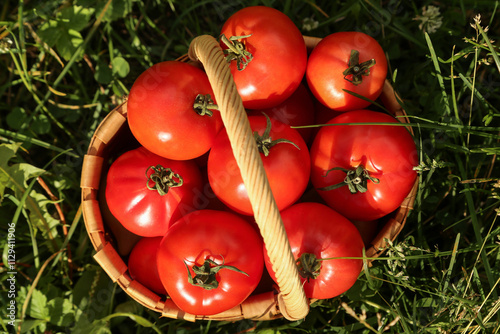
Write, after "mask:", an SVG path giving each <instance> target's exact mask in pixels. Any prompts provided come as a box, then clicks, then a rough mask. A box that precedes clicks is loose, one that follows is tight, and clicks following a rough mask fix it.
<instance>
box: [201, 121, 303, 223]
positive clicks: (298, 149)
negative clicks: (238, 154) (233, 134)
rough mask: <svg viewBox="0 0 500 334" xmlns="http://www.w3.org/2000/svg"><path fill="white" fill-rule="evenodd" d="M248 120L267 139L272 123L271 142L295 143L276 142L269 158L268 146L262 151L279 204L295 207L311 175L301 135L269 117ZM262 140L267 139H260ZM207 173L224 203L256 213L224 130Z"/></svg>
mask: <svg viewBox="0 0 500 334" xmlns="http://www.w3.org/2000/svg"><path fill="white" fill-rule="evenodd" d="M248 119H249V121H250V127H251V128H252V131H254V133H255V132H257V133H258V135H259V136H265V133H264V132H265V131H266V127H268V122H269V125H270V127H271V128H270V132H269V137H270V138H271V140H272V141H275V140H279V139H285V140H288V141H290V142H291V143H293V144H291V143H286V142H283V143H276V144H275V145H274V146H272V147H270V148H267V150H268V152H269V154H268V155H267V156H266V154H265V153H263V152H264V151H265V150H266V148H265V147H266V144H263V145H261V146H262V147H263V148H262V150H261V154H260V156H261V158H262V162H263V164H264V169H265V171H266V174H267V177H268V179H269V183H270V186H271V190H272V192H273V196H274V198H275V200H276V204H277V205H278V208H279V209H280V210H282V209H284V208H286V207H287V206H289V205H292V204H293V203H294V202H295V201H296V200H297V199H298V198H299V197H300V196H301V195H302V193H303V192H304V190H305V189H306V187H307V184H308V182H309V175H310V174H309V171H310V158H309V150H308V148H307V146H306V143H305V142H304V139H302V137H301V135H300V134H299V133H298V132H297V130H295V129H292V128H290V126H289V125H286V124H283V123H281V122H279V121H277V120H274V119H269V118H266V116H250V117H248ZM262 141H265V140H261V139H259V140H258V142H262ZM268 144H269V143H268ZM295 145H296V146H295ZM258 146H259V144H258ZM207 172H208V181H209V182H210V185H211V187H212V189H213V191H214V193H215V194H216V195H217V197H218V198H219V199H220V200H221V201H222V202H224V203H225V204H226V205H227V206H229V207H230V208H231V209H233V210H235V211H236V212H239V213H242V214H246V215H252V214H253V210H252V206H251V204H250V200H249V198H248V193H247V190H246V188H245V185H244V183H243V179H242V178H241V174H240V170H239V168H238V166H237V164H236V160H235V158H234V155H233V152H232V150H231V146H230V142H229V138H228V137H227V133H226V131H224V130H222V131H221V132H220V133H219V135H218V136H217V138H216V140H215V143H214V146H213V147H212V149H211V151H210V154H209V156H208V165H207Z"/></svg>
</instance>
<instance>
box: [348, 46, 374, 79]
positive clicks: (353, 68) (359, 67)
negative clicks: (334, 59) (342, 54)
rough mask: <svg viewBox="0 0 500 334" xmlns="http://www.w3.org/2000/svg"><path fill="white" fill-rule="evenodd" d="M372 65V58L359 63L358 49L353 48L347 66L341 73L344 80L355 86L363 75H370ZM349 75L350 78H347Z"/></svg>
mask: <svg viewBox="0 0 500 334" xmlns="http://www.w3.org/2000/svg"><path fill="white" fill-rule="evenodd" d="M373 65H375V59H373V58H372V59H370V60H367V61H364V62H362V63H361V64H360V63H359V51H358V50H354V49H353V50H351V56H350V57H349V62H348V63H347V66H348V68H347V69H346V70H345V71H344V72H343V73H342V74H343V75H344V79H345V80H347V81H349V82H351V83H353V84H354V85H356V86H357V85H359V84H360V83H362V82H363V76H368V75H370V67H372V66H373ZM349 75H352V79H348V78H347V77H348V76H349Z"/></svg>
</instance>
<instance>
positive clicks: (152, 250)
mask: <svg viewBox="0 0 500 334" xmlns="http://www.w3.org/2000/svg"><path fill="white" fill-rule="evenodd" d="M162 239H163V237H153V238H142V239H141V240H139V242H138V243H137V244H135V246H134V248H133V249H132V252H130V255H129V257H128V271H129V273H130V277H131V278H132V279H135V280H137V281H138V282H139V283H141V284H142V285H144V286H145V287H147V288H148V289H150V290H151V291H154V292H156V293H158V294H162V295H165V294H166V293H167V291H166V290H165V288H164V287H163V284H162V283H161V281H160V275H158V267H157V266H156V255H157V254H158V248H159V247H160V242H161V240H162Z"/></svg>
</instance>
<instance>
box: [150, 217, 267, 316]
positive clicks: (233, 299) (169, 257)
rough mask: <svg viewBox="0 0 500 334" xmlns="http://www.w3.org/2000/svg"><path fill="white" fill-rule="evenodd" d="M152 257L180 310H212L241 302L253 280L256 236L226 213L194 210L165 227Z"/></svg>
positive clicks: (256, 277) (258, 268) (259, 262)
mask: <svg viewBox="0 0 500 334" xmlns="http://www.w3.org/2000/svg"><path fill="white" fill-rule="evenodd" d="M157 261H158V270H159V274H160V279H161V281H162V283H163V286H164V287H165V289H166V290H167V292H168V295H169V296H170V297H171V298H172V301H173V302H174V303H175V304H176V305H177V306H178V307H179V308H180V309H182V310H183V311H185V312H188V313H191V314H197V315H211V314H217V313H220V312H223V311H226V310H228V309H231V308H232V307H235V306H237V305H239V304H241V303H242V302H243V301H244V300H245V299H246V298H247V297H248V296H249V295H250V294H251V293H252V292H253V291H254V289H255V288H256V287H257V285H258V284H259V281H260V279H261V276H262V271H263V268H264V258H263V254H262V239H261V237H260V235H259V234H258V233H257V232H256V231H255V229H254V228H253V227H251V226H250V225H249V224H248V223H247V222H246V221H245V220H243V219H242V218H240V217H238V216H236V215H234V214H232V213H229V212H224V211H215V210H198V211H194V212H191V213H189V214H187V215H186V216H184V217H183V218H181V219H180V220H179V221H178V222H176V223H175V224H174V225H173V226H172V228H170V229H169V230H168V232H167V233H166V235H165V237H164V238H163V240H162V242H161V244H160V248H159V251H158V258H157ZM205 272H206V273H207V274H206V275H204V274H203V273H205Z"/></svg>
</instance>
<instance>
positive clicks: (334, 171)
mask: <svg viewBox="0 0 500 334" xmlns="http://www.w3.org/2000/svg"><path fill="white" fill-rule="evenodd" d="M365 122H366V123H399V122H398V121H397V120H396V119H395V118H394V117H392V116H390V115H387V114H384V113H381V112H375V111H370V110H356V111H350V112H346V113H342V114H341V115H339V116H337V117H335V118H334V119H332V120H331V121H330V122H328V124H344V123H365ZM417 164H418V155H417V149H416V146H415V143H414V141H413V138H412V136H411V135H410V133H409V132H408V130H407V129H406V128H404V127H403V126H391V125H336V126H325V127H323V128H321V130H319V132H318V134H317V135H316V137H315V139H314V142H313V144H312V146H311V181H312V184H313V186H314V187H315V188H316V189H318V193H319V194H320V195H321V197H323V199H324V200H325V201H326V202H327V203H328V205H329V206H331V207H332V208H333V209H335V210H336V211H338V212H339V213H341V214H343V215H344V216H345V217H347V218H349V219H351V220H361V221H370V220H376V219H378V218H380V217H382V216H385V215H387V214H388V213H390V212H392V211H393V210H395V209H396V208H398V207H399V206H400V205H401V202H402V201H403V200H404V199H405V197H406V196H407V195H408V193H409V192H410V190H411V188H412V187H413V184H414V182H415V179H416V177H417V173H416V171H415V170H413V167H415V166H416V165H417ZM339 168H340V169H344V170H340V169H339ZM347 171H348V172H347ZM336 185H341V186H340V187H339V188H336V189H331V190H326V189H328V187H334V186H336Z"/></svg>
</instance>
